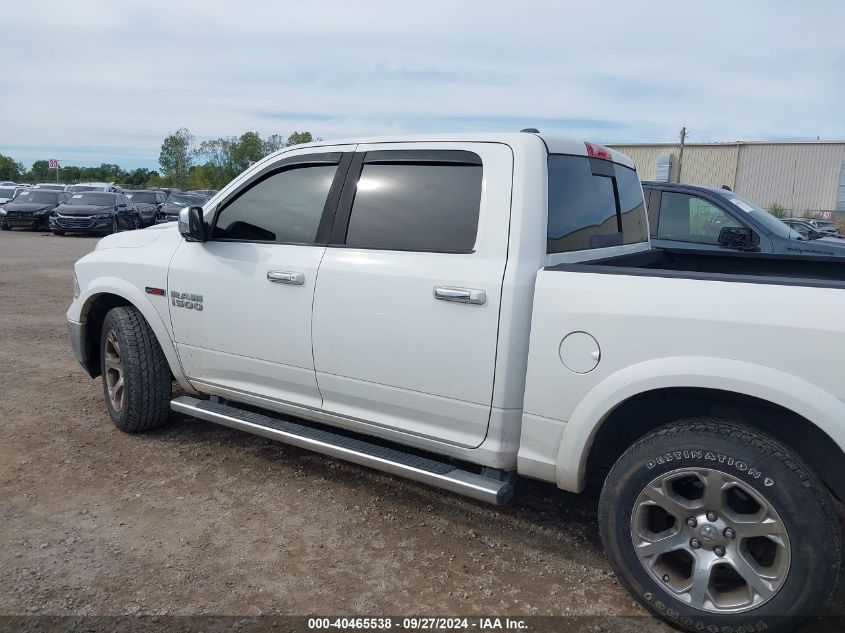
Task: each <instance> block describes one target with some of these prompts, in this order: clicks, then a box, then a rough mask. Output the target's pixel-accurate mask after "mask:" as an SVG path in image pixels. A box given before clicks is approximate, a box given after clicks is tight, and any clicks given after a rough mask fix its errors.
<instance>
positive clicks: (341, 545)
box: [0, 231, 845, 631]
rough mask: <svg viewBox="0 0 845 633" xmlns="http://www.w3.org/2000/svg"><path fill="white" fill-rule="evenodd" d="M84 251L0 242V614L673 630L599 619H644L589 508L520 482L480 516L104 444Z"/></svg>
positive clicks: (420, 493) (4, 238)
mask: <svg viewBox="0 0 845 633" xmlns="http://www.w3.org/2000/svg"><path fill="white" fill-rule="evenodd" d="M94 243H95V239H94V238H87V237H65V238H59V237H54V236H51V235H45V234H41V233H24V232H19V231H14V232H12V233H8V232H3V233H0V361H2V362H0V385H2V394H3V395H2V405H0V406H2V419H0V491H1V492H0V543H2V546H0V614H4V615H27V614H51V615H70V614H74V615H121V614H129V615H132V614H157V615H164V614H174V615H177V614H178V615H193V614H227V615H229V614H231V615H244V616H249V615H258V614H265V615H267V614H315V613H316V614H333V615H353V614H360V615H379V614H384V615H399V616H401V615H408V614H422V615H435V614H441V615H455V614H463V615H568V614H572V615H584V616H602V617H601V618H598V619H590V620H589V622H590V623H589V624H588V625H585V626H586V628H587V629H588V630H619V629H622V628H624V629H630V630H637V631H668V630H669V629H667V628H666V627H663V626H662V625H660V624H658V623H657V622H656V621H654V620H652V619H650V618H635V621H629V620H625V621H622V620H617V619H614V618H608V617H607V616H638V615H642V614H643V613H644V612H643V611H642V610H641V609H639V608H638V607H637V606H635V605H634V604H633V603H632V601H631V599H630V598H629V597H628V595H627V594H626V592H625V591H624V590H623V589H622V588H621V587H620V586H619V584H618V583H617V582H616V580H615V579H614V577H613V575H612V573H611V571H610V568H609V566H608V564H607V562H606V561H605V558H604V555H603V553H602V548H601V545H600V543H599V541H598V536H597V526H596V521H595V518H594V514H595V508H596V504H597V500H596V496H595V494H587V495H581V496H576V495H569V494H564V493H561V492H558V491H557V490H555V489H554V488H553V487H551V486H547V485H542V484H537V483H525V482H522V483H521V484H520V488H519V494H518V497H517V499H516V500H515V501H514V502H512V503H511V504H510V505H508V506H506V507H504V508H493V507H489V506H487V505H484V504H481V503H476V502H474V501H471V500H466V499H464V498H461V497H458V496H455V495H452V494H449V493H445V492H440V491H438V490H434V489H431V488H428V487H425V486H422V485H417V484H414V483H411V482H407V481H404V480H401V479H397V478H394V477H391V476H388V475H382V474H380V473H376V472H374V471H370V470H367V469H365V468H360V467H357V466H353V465H348V464H345V463H342V462H338V461H334V460H332V459H328V458H325V457H322V456H319V455H314V454H310V453H308V452H305V451H302V450H299V449H295V448H291V447H287V446H284V445H280V444H276V443H272V442H270V441H267V440H264V439H261V438H257V437H253V436H250V435H246V434H243V433H239V432H236V431H233V430H229V429H226V428H222V427H217V426H214V425H211V424H206V423H201V422H197V421H195V420H191V419H184V418H174V420H173V421H172V423H171V424H170V425H169V426H168V427H167V428H166V429H164V430H162V431H158V432H154V433H151V434H147V435H142V436H131V435H125V434H123V433H121V432H119V431H118V430H117V429H115V428H114V427H113V426H112V424H111V422H110V420H109V418H108V415H107V414H106V413H105V409H104V405H103V403H102V393H101V385H100V382H99V380H96V381H94V380H89V379H88V378H87V377H86V376H85V374H84V373H83V372H82V370H81V369H80V368H79V367H78V365H77V364H76V363H75V361H74V360H73V358H72V355H71V352H70V348H69V346H68V343H67V336H66V330H65V322H64V313H65V310H66V308H67V304H68V302H69V301H70V297H71V294H72V289H71V266H72V263H73V262H74V261H75V260H76V259H77V258H79V257H80V256H82V255H83V254H85V253H86V252H88V251H89V250H90V249H92V248H93V246H94ZM842 605H843V599H842V594H841V592H840V594H839V595H838V596H837V599H836V601H835V610H836V612H838V613H845V609H843V606H842ZM573 622H574V621H573ZM579 628H580V627H579Z"/></svg>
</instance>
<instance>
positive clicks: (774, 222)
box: [718, 191, 801, 240]
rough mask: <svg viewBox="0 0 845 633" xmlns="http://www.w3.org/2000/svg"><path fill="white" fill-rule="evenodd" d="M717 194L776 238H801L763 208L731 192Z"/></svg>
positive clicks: (796, 232)
mask: <svg viewBox="0 0 845 633" xmlns="http://www.w3.org/2000/svg"><path fill="white" fill-rule="evenodd" d="M718 193H719V195H720V196H722V197H723V198H726V199H727V200H728V202H730V203H731V204H732V205H734V206H735V207H736V208H738V209H740V210H741V211H744V212H745V213H747V214H748V215H750V216H751V217H752V218H753V219H754V220H756V221H757V222H758V223H759V224H762V225H763V226H764V227H765V228H766V229H767V230H769V231H771V232H772V233H773V234H774V235H776V236H777V237H782V238H784V239H787V240H797V239H798V238H800V237H801V234H800V233H798V231H796V230H795V229H793V228H791V227H790V226H789V225H788V224H786V223H785V222H781V221H780V220H779V219H777V218H776V217H775V216H773V215H772V214H771V213H769V212H768V211H766V210H765V209H764V208H763V207H761V206H758V205H756V204H754V203H753V202H751V201H750V200H746V199H745V198H743V197H742V196H740V195H737V194H735V193H733V192H725V191H719V192H718Z"/></svg>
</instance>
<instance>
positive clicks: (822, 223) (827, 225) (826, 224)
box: [816, 220, 836, 230]
mask: <svg viewBox="0 0 845 633" xmlns="http://www.w3.org/2000/svg"><path fill="white" fill-rule="evenodd" d="M816 226H817V227H819V228H820V229H825V230H829V229H835V228H836V225H835V224H834V223H833V222H830V221H828V220H816Z"/></svg>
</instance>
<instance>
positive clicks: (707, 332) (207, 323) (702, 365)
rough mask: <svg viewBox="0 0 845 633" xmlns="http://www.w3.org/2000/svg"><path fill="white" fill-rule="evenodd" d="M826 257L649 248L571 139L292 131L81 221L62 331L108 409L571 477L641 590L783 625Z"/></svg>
mask: <svg viewBox="0 0 845 633" xmlns="http://www.w3.org/2000/svg"><path fill="white" fill-rule="evenodd" d="M843 266H845V263H837V262H836V260H832V259H831V260H825V259H818V258H806V257H803V258H797V257H793V258H790V257H780V258H773V257H772V256H769V255H759V254H747V253H718V252H714V253H691V252H684V251H671V250H650V245H649V230H648V221H647V215H646V209H645V205H644V202H643V193H642V186H641V184H640V181H639V178H638V177H637V174H636V172H635V170H634V165H633V163H632V162H631V161H630V160H629V159H628V158H627V157H625V156H623V155H622V154H619V153H617V152H615V151H612V150H609V149H607V148H605V147H602V146H600V145H595V144H591V143H583V142H576V141H570V140H564V139H560V138H555V137H551V136H544V135H540V134H538V133H514V134H497V135H461V136H432V137H415V138H394V139H372V140H361V141H349V142H335V143H328V142H320V143H313V144H309V145H303V146H297V147H295V148H289V149H286V150H283V151H281V152H278V153H275V154H273V155H271V156H268V157H267V158H265V159H263V160H262V161H260V162H258V163H257V164H255V165H254V166H252V167H251V168H249V169H248V170H247V171H246V172H244V173H243V174H241V175H240V176H238V177H237V178H236V179H235V180H234V181H232V182H231V183H230V184H229V185H227V186H226V187H225V188H224V189H223V190H221V191H220V192H219V193H218V194H216V195H215V196H214V197H213V198H212V199H211V200H209V201H208V202H207V203H206V204H205V205H204V206H203V207H201V208H200V207H190V208H185V209H183V210H182V211H181V213H180V219H179V222H178V223H176V224H172V225H161V226H156V227H151V228H149V229H145V230H142V231H133V232H131V233H122V234H118V235H112V236H109V237H106V238H105V239H103V240H101V241H100V242H99V243H98V244H97V247H96V249H95V250H94V251H93V252H91V253H90V254H88V255H86V256H85V257H83V258H82V259H81V260H79V261H78V262H77V263H76V266H75V279H76V289H75V298H74V300H73V303H72V304H71V306H70V309H69V311H68V326H69V331H70V339H71V343H72V346H73V350H74V352H75V355H76V357H77V359H78V360H79V362H80V363H81V364H82V365H83V367H84V368H85V369H86V370H87V371H88V373H89V374H90V375H91V376H92V377H97V376H102V384H103V391H104V394H105V402H106V407H107V409H108V413H109V415H110V417H111V419H112V420H113V422H114V423H115V425H116V426H117V427H118V428H119V429H121V430H123V431H127V432H130V433H136V432H141V431H146V430H148V429H152V428H154V427H157V426H159V425H161V424H164V423H165V422H166V420H167V419H168V412H169V410H171V409H172V410H175V411H177V412H181V413H183V414H187V415H189V416H193V417H195V418H198V419H201V420H207V421H210V422H215V423H219V424H223V425H227V426H229V427H233V428H235V429H241V430H243V431H246V432H248V433H254V434H257V435H261V436H264V437H268V438H272V439H275V440H279V441H282V442H288V443H291V444H294V445H297V446H301V447H305V448H309V449H312V450H314V451H318V452H321V453H324V454H327V455H330V456H333V457H336V458H342V459H346V460H349V461H352V462H355V463H358V464H361V465H364V466H368V467H372V468H376V469H380V470H383V471H387V472H390V473H394V474H396V475H401V476H405V477H408V478H410V479H413V480H416V481H419V482H424V483H427V484H431V485H434V486H439V487H441V488H444V489H447V490H450V491H452V492H456V493H462V494H465V495H468V496H470V497H473V498H475V499H480V500H484V501H489V502H492V503H504V502H505V501H507V500H508V499H509V498H510V497H511V496H512V495H513V494H514V483H515V479H516V477H517V476H521V477H529V478H535V479H539V480H544V481H548V482H554V483H555V484H557V486H558V487H559V488H560V489H562V490H564V491H570V492H581V491H582V490H584V488H585V487H586V485H587V482H588V480H589V481H590V482H596V484H597V485H598V484H600V485H601V486H602V489H601V497H600V501H599V508H598V513H599V516H598V524H599V527H600V532H601V537H602V539H603V543H604V546H605V549H606V551H607V555H608V557H609V559H610V562H611V564H612V566H613V568H614V569H615V571H616V573H617V574H618V576H619V578H620V580H621V581H622V583H623V584H624V585H625V586H626V587H627V588H628V589H629V590H630V591H631V593H632V594H633V596H634V597H635V598H636V599H637V600H638V601H639V602H640V603H641V604H643V605H644V606H645V607H647V608H648V609H650V610H651V611H652V612H654V613H655V614H657V615H658V616H660V617H662V618H664V619H666V620H667V621H669V622H671V623H672V624H674V625H675V626H678V627H681V628H686V629H689V630H694V631H695V630H714V631H715V630H718V631H722V630H728V629H726V628H723V627H728V628H729V629H730V630H733V631H738V630H744V631H757V630H762V629H766V630H768V631H773V630H787V629H789V628H792V627H793V626H795V625H796V624H797V623H798V622H800V621H801V619H802V618H806V617H808V616H811V615H813V614H817V613H819V612H821V611H822V610H823V609H824V606H825V604H826V602H827V600H828V598H829V597H830V595H831V593H832V591H833V589H834V586H835V583H836V579H837V577H838V574H839V570H840V560H841V551H840V530H839V526H838V522H837V515H836V513H835V505H834V503H835V502H834V499H835V498H838V499H843V498H845V477H843V474H845V469H843V447H844V446H845V402H843V398H845V382H843V380H842V370H841V366H840V364H841V361H842V359H843V358H845V321H843V319H842V318H841V317H842V314H843V310H845V285H843V282H845V268H843ZM173 381H175V382H176V383H178V385H179V387H181V390H182V391H183V392H184V394H185V395H179V396H178V397H175V398H173V397H172V387H173ZM561 519H562V520H565V517H561ZM713 627H715V628H713Z"/></svg>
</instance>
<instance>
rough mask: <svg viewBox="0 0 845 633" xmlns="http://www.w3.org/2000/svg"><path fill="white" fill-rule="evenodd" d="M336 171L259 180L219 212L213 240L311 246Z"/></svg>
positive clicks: (309, 169)
mask: <svg viewBox="0 0 845 633" xmlns="http://www.w3.org/2000/svg"><path fill="white" fill-rule="evenodd" d="M336 171H337V165H314V166H303V167H294V168H291V169H288V170H286V171H281V172H277V173H275V174H272V175H271V176H269V177H267V178H265V179H263V180H260V181H259V182H257V183H256V184H254V185H252V186H251V187H250V188H249V189H246V190H244V191H243V192H241V193H240V194H239V195H238V197H237V198H235V199H234V200H233V201H232V202H230V203H229V204H227V205H226V206H225V207H224V208H223V210H222V211H220V213H219V215H218V216H217V221H216V223H215V226H214V230H213V232H212V238H223V239H235V240H249V241H257V242H285V243H293V244H313V243H314V241H315V240H316V237H317V228H318V226H319V225H320V218H321V217H322V215H323V207H324V206H325V204H326V198H328V195H329V189H330V188H331V185H332V180H333V179H334V176H335V172H336Z"/></svg>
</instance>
